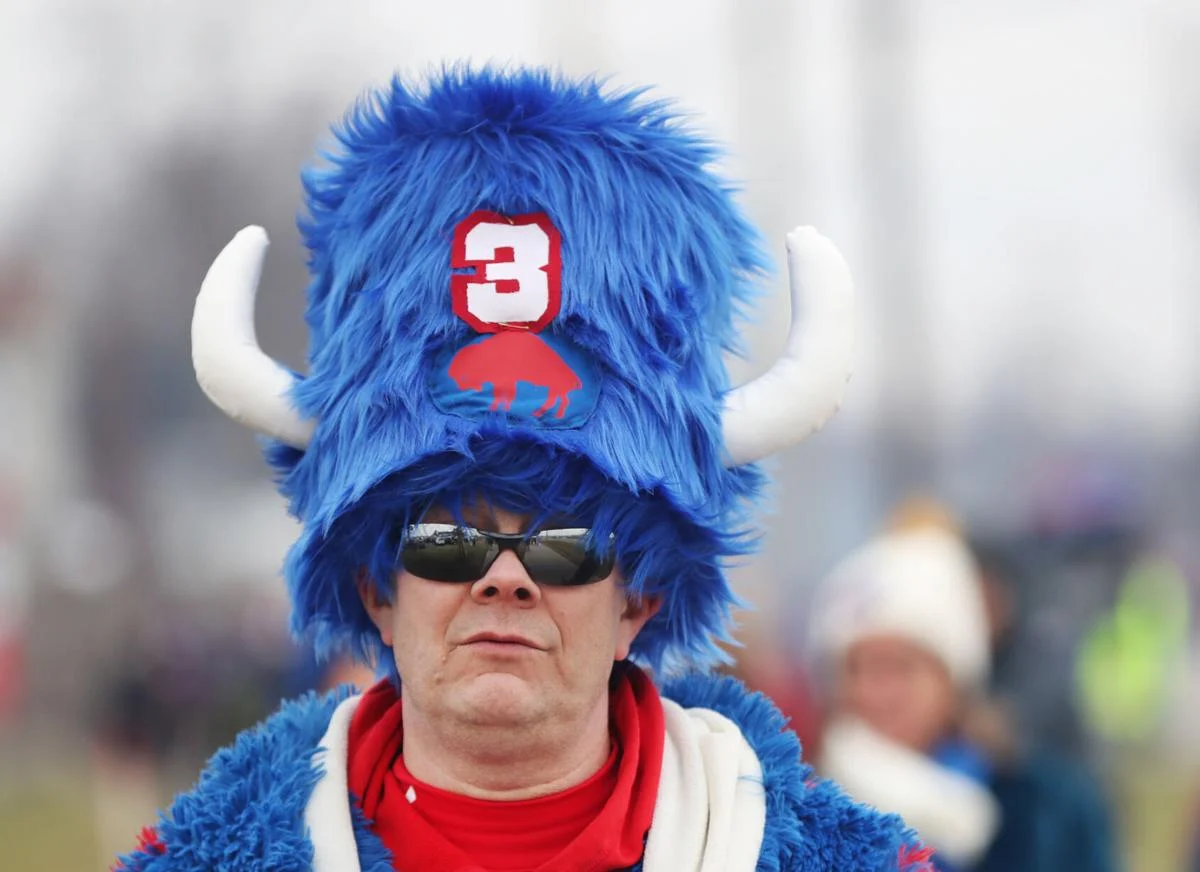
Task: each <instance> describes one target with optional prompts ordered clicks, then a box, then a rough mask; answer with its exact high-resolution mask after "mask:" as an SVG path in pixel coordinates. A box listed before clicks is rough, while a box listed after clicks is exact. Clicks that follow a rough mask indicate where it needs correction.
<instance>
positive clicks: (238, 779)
mask: <svg viewBox="0 0 1200 872" xmlns="http://www.w3.org/2000/svg"><path fill="white" fill-rule="evenodd" d="M663 695H664V696H665V697H667V698H669V699H674V700H675V701H676V702H678V703H679V704H680V705H683V706H685V707H697V706H701V707H707V708H711V709H713V710H714V711H717V712H720V713H721V714H723V715H725V716H726V717H728V718H729V719H730V720H732V721H734V722H735V723H736V724H738V726H739V727H740V728H741V730H742V733H743V735H745V737H746V739H747V741H748V742H749V743H750V745H751V746H752V747H753V748H754V750H755V753H756V754H757V755H758V757H759V761H760V762H761V763H762V767H763V782H764V788H765V790H766V792H767V823H766V831H765V834H764V839H763V847H762V853H761V855H760V858H759V862H758V869H759V872H833V870H839V872H840V870H863V872H891V870H896V869H897V868H898V867H899V868H902V869H904V870H907V869H909V868H911V867H913V866H915V865H916V864H914V863H913V862H912V859H911V858H912V855H913V853H914V852H919V847H918V846H919V842H918V841H917V839H916V837H915V835H914V834H913V833H911V832H910V831H908V830H906V829H905V827H904V826H903V824H902V823H901V822H900V820H899V819H898V818H896V817H894V816H888V815H882V814H880V813H878V812H876V811H873V810H871V809H868V808H866V807H864V806H860V805H856V804H855V803H853V802H852V801H851V800H850V799H848V798H847V797H846V795H845V794H843V793H842V792H841V791H840V790H838V789H837V788H836V787H835V786H834V785H832V784H831V783H829V782H827V781H819V780H815V779H813V778H812V774H811V770H810V769H809V767H808V766H807V765H806V764H803V763H802V762H801V761H800V745H799V742H798V741H797V739H796V736H795V734H794V733H791V732H789V731H786V730H785V721H784V718H783V716H782V715H781V714H780V713H779V711H778V709H776V708H775V707H774V705H772V704H771V702H770V701H769V700H768V699H767V698H766V697H764V696H762V695H761V694H756V693H749V692H747V691H746V689H745V687H743V686H742V685H741V684H740V683H738V682H737V681H735V680H733V679H731V678H715V677H711V676H701V675H695V676H688V677H686V678H682V679H679V680H677V681H675V682H672V683H669V684H667V685H666V686H665V687H664V688H663ZM344 697H345V693H344V692H343V693H338V694H331V695H327V696H324V697H316V696H312V695H309V696H305V697H302V698H301V699H299V700H297V701H296V702H293V703H290V704H287V705H285V706H284V707H283V708H282V709H281V711H280V712H279V713H278V714H276V715H275V716H274V717H272V718H271V719H270V720H268V721H266V722H265V723H264V724H263V725H262V726H260V727H258V728H256V729H253V730H250V731H247V732H246V733H244V734H243V735H242V736H241V737H239V738H238V740H237V741H236V742H235V743H234V744H233V745H232V746H231V747H229V748H227V749H225V750H223V751H220V752H218V753H217V754H216V755H215V756H214V757H213V759H212V760H211V761H210V763H209V765H208V767H207V769H206V770H205V772H204V774H203V775H202V776H201V778H200V780H199V782H198V783H197V785H196V787H195V788H194V789H193V790H192V791H191V792H189V793H187V794H184V795H182V796H180V797H179V798H178V799H176V801H175V804H174V805H173V806H172V808H171V809H170V811H169V812H168V813H167V814H165V815H164V816H163V817H162V818H161V819H160V821H159V824H158V827H157V840H158V847H146V848H144V849H142V850H138V851H136V852H134V853H132V854H129V855H127V856H126V857H123V858H122V860H121V862H122V864H123V865H122V869H123V870H126V872H201V870H211V869H220V870H222V872H263V870H268V869H269V870H272V872H280V870H282V872H288V870H295V872H301V870H307V869H308V868H309V864H310V863H311V859H312V845H311V843H310V842H309V840H308V837H307V836H306V834H305V833H304V825H303V819H304V807H305V805H306V804H307V802H308V797H309V795H310V794H311V792H312V788H313V784H314V783H315V781H316V773H315V771H314V770H313V767H312V757H313V754H314V751H315V750H316V744H317V742H318V741H319V740H320V738H321V736H322V735H323V734H324V732H325V728H326V726H327V724H328V722H329V717H330V715H331V714H332V713H333V709H334V708H335V707H336V705H337V703H338V702H339V701H340V700H341V699H342V698H344ZM355 827H356V835H357V837H358V844H359V855H360V858H361V861H362V869H363V872H391V863H390V858H389V856H388V853H387V850H386V849H385V848H384V847H383V845H382V843H381V842H380V840H379V839H378V838H377V837H376V836H375V835H374V834H372V833H371V832H370V830H369V828H368V827H367V824H366V821H364V820H362V819H361V818H360V817H356V818H355ZM902 857H906V858H908V860H906V862H905V863H904V864H903V865H901V863H900V861H901V858H902ZM634 868H635V869H637V868H638V867H634Z"/></svg>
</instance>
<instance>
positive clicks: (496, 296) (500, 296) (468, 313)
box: [450, 211, 562, 333]
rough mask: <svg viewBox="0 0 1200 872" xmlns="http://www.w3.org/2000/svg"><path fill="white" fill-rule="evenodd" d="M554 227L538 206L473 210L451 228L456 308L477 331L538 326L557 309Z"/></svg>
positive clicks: (558, 278) (559, 270) (558, 246)
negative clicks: (517, 210) (524, 210)
mask: <svg viewBox="0 0 1200 872" xmlns="http://www.w3.org/2000/svg"><path fill="white" fill-rule="evenodd" d="M561 247H562V243H561V239H560V237H559V234H558V229H557V228H556V227H555V226H554V225H553V224H552V223H550V218H549V217H548V216H547V215H545V214H544V213H541V212H537V213H533V214H529V215H513V216H504V215H499V214H497V213H495V212H486V211H479V212H472V213H471V214H470V215H469V216H467V217H466V218H464V219H463V220H462V221H460V222H459V223H458V225H457V226H456V227H455V228H454V245H453V248H452V249H451V253H450V265H451V266H452V267H453V268H454V269H459V270H461V269H470V270H472V272H471V273H456V274H454V275H452V276H451V278H450V293H451V296H452V298H453V300H454V314H455V315H457V316H458V317H459V318H461V319H462V320H463V321H465V322H467V323H468V324H470V325H471V326H472V327H473V328H475V330H477V331H479V332H480V333H498V332H500V331H501V330H505V329H513V328H515V329H524V330H530V331H533V332H535V333H536V332H537V331H539V330H541V329H542V328H543V327H545V326H546V325H547V324H549V323H550V322H551V321H552V320H553V319H554V316H555V315H557V314H558V308H559V304H560V301H561V282H562V254H561Z"/></svg>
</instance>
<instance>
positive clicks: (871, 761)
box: [811, 511, 1116, 872]
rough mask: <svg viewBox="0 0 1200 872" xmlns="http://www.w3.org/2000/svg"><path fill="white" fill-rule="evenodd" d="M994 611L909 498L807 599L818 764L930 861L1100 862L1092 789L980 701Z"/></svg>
mask: <svg viewBox="0 0 1200 872" xmlns="http://www.w3.org/2000/svg"><path fill="white" fill-rule="evenodd" d="M989 600H990V602H989ZM1005 616H1006V611H1005V609H1004V608H1003V606H1002V604H1001V602H1000V601H999V600H998V599H995V598H989V597H988V596H987V595H986V592H985V588H984V586H983V583H982V580H981V578H980V575H979V572H978V568H977V565H976V562H975V560H974V558H973V555H972V554H971V551H970V549H969V548H968V546H967V544H966V543H965V541H964V540H963V538H962V536H961V535H960V533H959V532H958V530H957V528H956V526H955V525H954V524H953V523H952V522H951V521H950V520H949V519H948V517H946V516H939V515H937V514H936V513H935V514H930V513H928V512H925V511H921V512H916V513H912V512H908V511H906V512H904V513H902V518H901V519H900V520H899V521H898V522H897V523H894V524H893V525H892V527H891V528H890V529H888V530H886V531H885V532H884V533H883V534H881V535H880V536H878V537H877V538H875V539H874V540H872V541H870V542H868V543H867V544H865V545H864V546H863V547H862V548H860V549H859V550H858V551H856V552H854V553H853V554H851V555H850V556H848V557H847V558H846V559H845V560H844V561H842V562H841V563H840V564H839V565H838V566H837V567H835V568H834V569H833V571H832V572H831V573H830V574H829V576H828V577H827V578H826V579H825V580H824V581H823V583H822V585H821V589H820V592H819V594H818V597H817V600H816V602H815V607H814V611H813V618H812V620H813V626H812V634H811V635H812V645H813V653H814V655H815V661H816V663H817V667H818V669H819V670H820V678H821V681H822V687H823V691H824V692H825V694H826V696H827V699H828V701H829V707H830V710H831V711H830V717H829V720H828V722H827V724H826V727H825V729H824V731H823V735H822V744H821V753H820V756H819V759H818V761H817V770H818V772H819V773H820V774H822V775H823V776H825V777H827V778H830V779H832V780H834V781H836V782H837V783H838V784H839V785H841V786H842V787H843V788H845V789H846V790H847V792H848V793H849V794H850V795H851V796H853V797H854V798H856V799H858V800H860V801H862V802H865V803H867V804H870V805H872V806H875V807H876V808H879V809H881V810H884V811H889V812H895V813H898V814H900V815H902V816H903V817H904V819H905V820H906V821H907V822H908V823H909V824H910V825H911V826H912V827H913V828H914V829H916V830H917V832H918V833H919V834H920V836H921V837H922V838H923V839H924V840H925V841H926V843H927V844H929V845H930V846H931V847H932V848H933V849H934V858H933V862H934V865H935V867H936V868H938V869H941V870H954V872H992V870H997V872H999V870H1005V872H1009V870H1013V869H1021V870H1035V872H1037V870H1059V869H1072V870H1082V872H1092V870H1096V872H1107V870H1111V869H1113V868H1115V865H1116V860H1115V854H1114V850H1113V846H1112V838H1111V833H1110V827H1109V823H1108V819H1107V813H1106V810H1105V808H1104V806H1103V804H1102V802H1101V800H1099V798H1098V796H1097V794H1098V790H1097V788H1096V786H1095V785H1094V784H1092V783H1091V781H1090V779H1089V778H1088V777H1087V775H1086V774H1085V773H1083V772H1081V771H1080V770H1079V769H1077V768H1076V767H1074V766H1073V765H1071V764H1069V763H1067V762H1066V761H1064V760H1062V759H1061V758H1058V757H1056V756H1053V755H1049V754H1044V753H1034V752H1028V751H1024V750H1022V748H1021V747H1020V743H1019V742H1018V741H1017V740H1016V738H1015V736H1014V735H1013V731H1012V729H1011V726H1010V724H1009V723H1008V722H1007V719H1006V717H1005V715H1004V712H1003V710H1002V709H999V708H997V707H995V706H991V705H989V704H988V701H987V700H986V697H985V691H986V683H987V679H988V673H989V668H990V659H991V646H992V643H993V629H994V630H995V631H997V632H1002V631H1003V630H1004V628H1005V626H1006V620H1005Z"/></svg>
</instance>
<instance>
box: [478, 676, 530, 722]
mask: <svg viewBox="0 0 1200 872" xmlns="http://www.w3.org/2000/svg"><path fill="white" fill-rule="evenodd" d="M541 691H542V689H541V688H540V687H538V686H537V685H536V684H535V682H534V680H533V679H531V678H530V677H528V676H523V675H517V674H514V673H512V672H503V671H496V672H484V673H481V674H479V675H475V676H472V677H471V678H470V679H468V680H467V681H466V682H465V687H463V689H462V693H461V694H460V695H459V705H458V706H457V708H459V710H460V712H461V713H462V715H463V717H464V719H465V720H467V721H469V722H470V723H474V724H478V725H481V726H483V725H492V726H505V725H512V726H516V725H520V724H525V723H529V722H531V721H533V720H536V719H537V718H538V717H540V716H541V713H542V705H541V697H542V692H541Z"/></svg>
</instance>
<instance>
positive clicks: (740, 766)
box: [304, 696, 767, 872]
mask: <svg viewBox="0 0 1200 872" xmlns="http://www.w3.org/2000/svg"><path fill="white" fill-rule="evenodd" d="M361 699H362V697H361V696H352V697H350V698H348V699H346V700H343V701H342V702H341V703H340V704H339V705H338V707H337V708H336V709H334V712H333V716H332V717H331V718H330V719H329V726H328V728H327V729H326V730H325V735H324V736H323V737H322V739H321V741H320V744H319V745H318V748H317V753H316V755H314V757H313V765H314V766H317V767H319V768H320V771H321V775H320V778H319V780H318V781H317V783H316V785H315V787H314V788H313V792H312V796H311V797H309V801H308V805H307V806H306V807H305V810H304V823H305V825H306V826H307V828H308V833H309V838H310V839H311V840H312V845H313V872H360V868H361V867H360V866H359V862H358V847H357V845H356V843H355V840H354V825H353V819H352V817H351V814H350V792H349V786H348V783H347V780H346V767H347V756H348V750H349V748H348V739H349V733H350V719H351V718H352V717H353V716H354V711H355V709H356V708H357V707H358V703H359V701H360V700H361ZM663 714H664V716H665V719H666V737H665V744H664V748H663V768H662V776H661V778H660V780H659V788H658V799H657V800H656V802H655V804H654V818H653V822H652V823H651V825H650V833H649V835H648V837H647V839H646V853H645V856H644V859H643V861H642V868H643V870H644V872H754V869H755V867H756V866H757V864H758V854H759V851H760V850H761V848H762V839H763V829H764V827H765V825H766V819H767V805H766V793H765V791H764V790H763V784H762V766H761V765H760V763H759V761H758V757H757V756H756V755H755V753H754V750H753V749H752V748H751V747H750V744H749V742H747V741H746V739H745V737H744V736H743V735H742V732H741V730H739V729H738V727H737V724H735V723H734V722H733V721H731V720H729V719H728V718H726V717H724V716H723V715H720V714H717V713H716V712H714V711H709V710H708V709H702V708H693V709H685V708H683V707H681V706H679V705H678V704H676V703H674V702H672V701H671V700H668V699H664V700H663Z"/></svg>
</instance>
